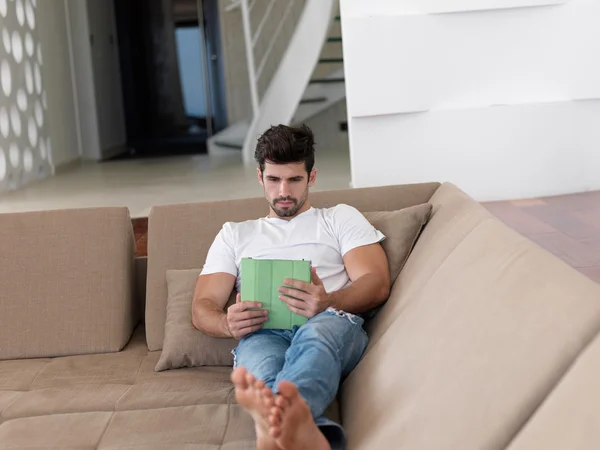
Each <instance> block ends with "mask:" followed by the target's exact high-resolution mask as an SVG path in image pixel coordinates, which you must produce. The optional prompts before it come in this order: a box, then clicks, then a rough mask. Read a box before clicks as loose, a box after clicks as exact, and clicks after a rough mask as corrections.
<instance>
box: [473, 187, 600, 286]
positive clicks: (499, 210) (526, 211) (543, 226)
mask: <svg viewBox="0 0 600 450" xmlns="http://www.w3.org/2000/svg"><path fill="white" fill-rule="evenodd" d="M484 206H485V207H486V208H487V209H488V210H489V211H490V212H492V213H493V214H494V215H496V216H497V217H498V218H500V219H501V220H502V221H503V222H505V223H506V224H507V225H509V226H511V227H512V228H514V229H515V230H517V231H518V232H520V233H522V234H523V235H525V236H527V237H528V238H529V239H531V240H532V241H534V242H536V243H538V244H539V245H541V246H542V247H544V248H546V249H547V250H549V251H550V252H552V253H553V254H555V255H556V256H558V257H559V258H561V259H563V260H564V261H566V262H567V263H568V264H570V265H571V266H573V267H575V268H576V269H577V270H579V271H580V272H581V273H583V274H585V275H587V276H589V277H590V278H592V279H593V280H595V281H597V282H599V283H600V192H588V193H582V194H573V195H561V196H557V197H547V198H541V199H532V200H521V201H507V202H494V203H485V204H484Z"/></svg>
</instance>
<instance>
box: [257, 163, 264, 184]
mask: <svg viewBox="0 0 600 450" xmlns="http://www.w3.org/2000/svg"><path fill="white" fill-rule="evenodd" d="M256 174H257V175H258V182H259V183H260V185H261V186H263V187H264V186H265V184H264V182H263V173H262V171H261V170H260V167H257V168H256Z"/></svg>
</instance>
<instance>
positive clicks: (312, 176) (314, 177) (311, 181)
mask: <svg viewBox="0 0 600 450" xmlns="http://www.w3.org/2000/svg"><path fill="white" fill-rule="evenodd" d="M315 181H317V169H313V170H312V171H311V172H310V175H309V176H308V186H309V187H312V185H313V184H315Z"/></svg>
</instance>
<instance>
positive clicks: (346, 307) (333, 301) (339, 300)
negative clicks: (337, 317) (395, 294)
mask: <svg viewBox="0 0 600 450" xmlns="http://www.w3.org/2000/svg"><path fill="white" fill-rule="evenodd" d="M389 295H390V288H389V284H388V283H387V282H386V280H383V279H382V277H380V276H378V275H376V274H373V273H368V274H365V275H363V276H362V277H360V278H358V279H357V280H356V281H354V282H353V283H352V284H351V285H350V286H348V287H347V288H345V289H341V290H339V291H335V292H331V293H330V294H329V304H330V306H332V307H333V308H336V309H340V310H343V311H346V312H349V313H353V314H360V313H363V312H366V311H369V310H370V309H372V308H375V307H377V306H379V305H380V304H381V303H383V302H384V301H386V300H387V299H388V297H389Z"/></svg>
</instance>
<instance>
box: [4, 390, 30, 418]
mask: <svg viewBox="0 0 600 450" xmlns="http://www.w3.org/2000/svg"><path fill="white" fill-rule="evenodd" d="M15 392H19V395H17V396H16V397H15V398H13V399H12V400H11V401H10V402H9V403H8V404H7V405H6V406H5V407H4V408H2V411H0V419H2V420H0V425H2V424H3V423H6V422H8V420H6V421H5V420H4V413H5V412H6V411H7V410H8V408H10V407H11V406H12V405H13V403H14V402H16V401H17V400H18V399H20V398H21V397H22V396H23V395H24V393H25V392H28V391H15Z"/></svg>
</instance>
